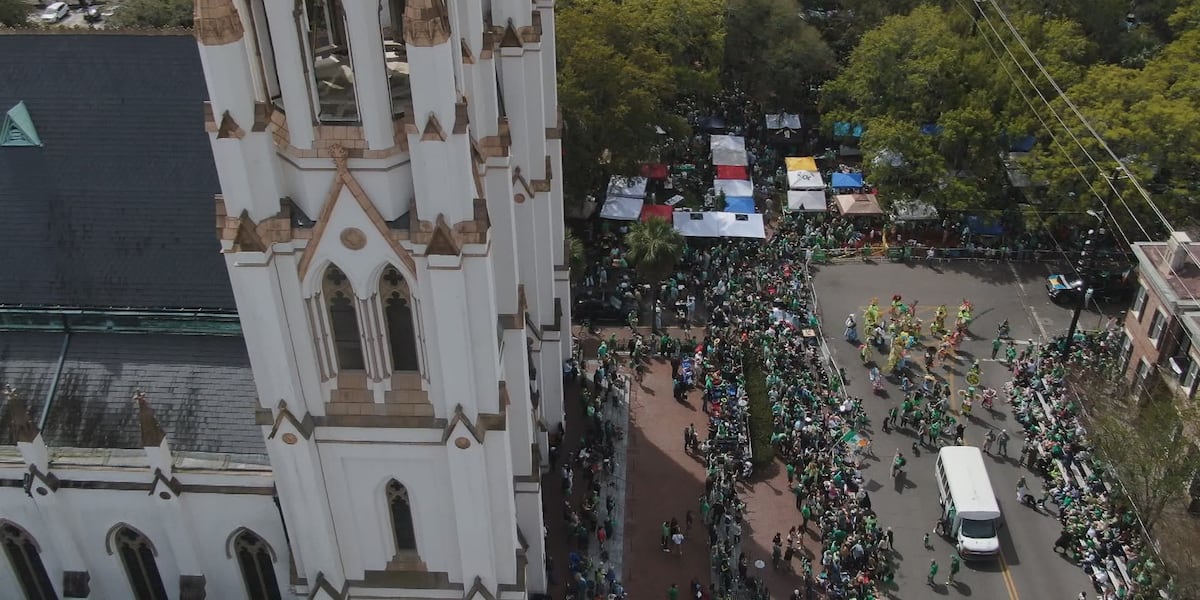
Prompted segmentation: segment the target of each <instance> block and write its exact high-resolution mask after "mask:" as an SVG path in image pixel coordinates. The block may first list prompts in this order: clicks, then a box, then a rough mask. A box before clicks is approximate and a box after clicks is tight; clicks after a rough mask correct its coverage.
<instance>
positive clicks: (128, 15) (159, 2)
mask: <svg viewBox="0 0 1200 600" xmlns="http://www.w3.org/2000/svg"><path fill="white" fill-rule="evenodd" d="M192 10H193V1H192V0H125V1H124V2H122V3H121V4H120V7H119V8H117V11H116V12H114V13H113V15H112V16H111V17H108V24H107V27H110V28H113V29H123V28H130V29H169V28H174V27H178V28H183V29H191V28H192Z"/></svg>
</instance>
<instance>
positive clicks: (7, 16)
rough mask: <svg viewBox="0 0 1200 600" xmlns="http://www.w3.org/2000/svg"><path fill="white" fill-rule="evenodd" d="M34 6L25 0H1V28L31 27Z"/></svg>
mask: <svg viewBox="0 0 1200 600" xmlns="http://www.w3.org/2000/svg"><path fill="white" fill-rule="evenodd" d="M32 12H33V6H32V5H30V4H29V3H28V2H25V1H24V0H0V27H14V28H17V27H29V14H30V13H32Z"/></svg>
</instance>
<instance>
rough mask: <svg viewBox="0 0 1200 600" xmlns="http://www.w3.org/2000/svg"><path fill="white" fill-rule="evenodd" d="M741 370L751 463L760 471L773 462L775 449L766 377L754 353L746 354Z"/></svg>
mask: <svg viewBox="0 0 1200 600" xmlns="http://www.w3.org/2000/svg"><path fill="white" fill-rule="evenodd" d="M742 369H743V372H744V373H745V376H746V398H747V401H748V402H749V403H750V406H749V407H748V408H749V410H750V415H749V417H748V418H749V427H750V443H751V444H752V445H753V452H754V454H753V456H752V457H751V459H750V460H751V462H752V463H753V464H754V468H755V469H761V468H763V467H765V466H767V465H768V464H770V463H771V461H772V460H775V448H774V447H773V446H771V434H772V433H773V431H774V428H775V427H774V422H773V419H772V418H771V402H770V400H769V399H768V398H767V376H766V374H765V373H764V372H763V362H762V356H760V355H759V354H758V352H756V351H753V350H751V351H748V352H746V355H745V359H744V362H743V363H742Z"/></svg>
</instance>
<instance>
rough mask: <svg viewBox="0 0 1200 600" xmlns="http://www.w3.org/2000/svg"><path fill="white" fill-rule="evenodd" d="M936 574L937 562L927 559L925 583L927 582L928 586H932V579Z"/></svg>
mask: <svg viewBox="0 0 1200 600" xmlns="http://www.w3.org/2000/svg"><path fill="white" fill-rule="evenodd" d="M937 572H938V565H937V560H935V559H932V558H931V559H929V578H928V579H927V581H928V582H929V585H933V578H934V577H937Z"/></svg>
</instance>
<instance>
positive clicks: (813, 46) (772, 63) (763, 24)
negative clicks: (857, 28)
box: [724, 0, 837, 108]
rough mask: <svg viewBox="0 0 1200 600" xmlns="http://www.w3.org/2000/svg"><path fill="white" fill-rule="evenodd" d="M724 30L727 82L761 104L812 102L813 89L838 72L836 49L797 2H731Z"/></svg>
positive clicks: (789, 0) (782, 104) (772, 0)
mask: <svg viewBox="0 0 1200 600" xmlns="http://www.w3.org/2000/svg"><path fill="white" fill-rule="evenodd" d="M726 28H727V30H728V33H727V34H726V36H725V69H724V72H725V76H726V79H727V80H728V81H729V82H731V83H735V84H737V85H738V86H740V87H741V89H743V90H745V91H746V92H748V93H749V94H750V95H751V96H752V97H754V98H757V99H758V100H760V101H763V102H771V103H774V105H775V106H783V107H785V108H787V107H792V106H795V105H796V104H797V103H799V102H804V103H805V104H808V103H810V102H811V101H812V100H813V99H812V98H811V97H812V93H811V92H810V91H809V90H810V88H811V86H813V85H815V84H817V83H819V82H820V81H822V80H824V79H825V78H826V77H827V76H829V75H831V74H833V73H834V71H835V70H836V68H837V58H836V57H835V56H834V54H833V50H832V49H831V48H830V47H829V45H828V44H826V43H825V40H824V39H822V38H821V32H820V31H818V30H817V29H816V28H815V27H813V26H812V25H809V24H808V23H807V22H805V20H804V19H803V18H802V17H801V16H800V15H799V13H797V12H796V3H795V2H794V1H793V0H730V2H729V13H728V17H727V19H726ZM805 100H807V101H805Z"/></svg>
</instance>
